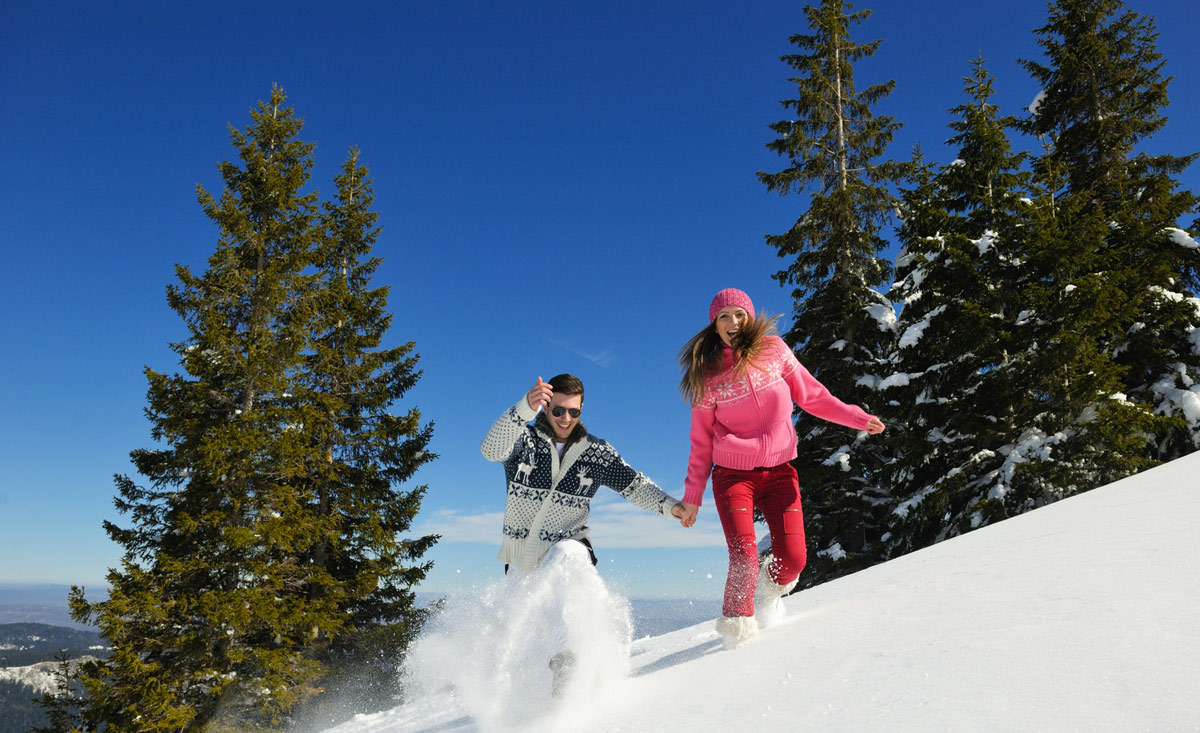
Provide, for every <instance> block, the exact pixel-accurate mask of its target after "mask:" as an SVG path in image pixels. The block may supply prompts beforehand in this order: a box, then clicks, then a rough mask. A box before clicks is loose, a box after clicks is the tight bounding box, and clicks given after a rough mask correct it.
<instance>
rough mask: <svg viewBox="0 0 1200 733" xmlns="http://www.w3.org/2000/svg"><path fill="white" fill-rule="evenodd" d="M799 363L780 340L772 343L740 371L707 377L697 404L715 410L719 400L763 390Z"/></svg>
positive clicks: (727, 401) (733, 399)
mask: <svg viewBox="0 0 1200 733" xmlns="http://www.w3.org/2000/svg"><path fill="white" fill-rule="evenodd" d="M798 365H799V362H797V361H796V357H795V355H794V354H792V352H791V350H790V349H788V348H787V347H786V346H783V345H782V344H781V343H780V344H775V345H774V348H771V349H770V350H768V351H766V352H765V353H763V355H762V356H761V357H760V358H759V360H758V363H757V364H754V365H750V366H747V367H746V369H745V370H744V371H743V372H741V373H738V372H736V371H735V370H733V369H726V370H725V371H723V372H721V373H720V374H716V375H714V376H712V377H709V378H708V381H707V383H706V384H705V387H704V400H703V401H702V402H701V403H700V404H699V405H697V407H699V408H701V409H706V410H714V409H716V407H717V405H718V404H721V405H727V404H731V403H734V402H737V401H739V400H742V399H745V398H746V397H749V396H750V393H751V392H754V391H762V390H763V389H764V388H766V387H769V386H771V385H772V384H775V383H776V382H781V381H783V380H784V379H785V378H786V377H787V376H788V375H789V374H791V373H792V372H793V371H795V369H796V367H797V366H798Z"/></svg>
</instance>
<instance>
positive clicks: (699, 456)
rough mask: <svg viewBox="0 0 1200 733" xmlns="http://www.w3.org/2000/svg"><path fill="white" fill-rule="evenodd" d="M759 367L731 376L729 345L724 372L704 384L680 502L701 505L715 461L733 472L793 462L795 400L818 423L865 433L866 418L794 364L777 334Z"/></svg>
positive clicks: (695, 411) (770, 339)
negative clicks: (836, 425) (821, 421)
mask: <svg viewBox="0 0 1200 733" xmlns="http://www.w3.org/2000/svg"><path fill="white" fill-rule="evenodd" d="M766 338H767V345H766V348H765V349H763V352H762V355H761V356H760V357H759V360H758V364H756V365H750V366H747V367H746V369H745V370H744V371H743V372H742V373H741V374H734V370H733V349H731V348H729V347H728V346H726V347H725V348H724V353H723V363H722V370H721V371H720V372H719V373H718V374H716V375H714V376H712V377H710V378H709V379H708V381H707V382H706V383H705V388H704V400H703V401H702V402H700V403H699V404H698V405H696V406H695V407H693V408H692V430H691V441H692V450H691V455H690V456H689V457H688V470H687V479H686V480H685V481H684V494H683V500H684V502H686V503H688V504H699V503H700V501H701V499H702V498H703V497H704V488H705V486H706V485H707V483H708V477H709V475H710V474H711V473H712V468H713V464H716V465H718V466H724V467H725V468H734V469H742V470H745V469H751V468H757V467H759V466H765V467H769V466H778V465H779V464H781V463H786V462H788V461H790V460H792V459H793V458H795V457H796V428H795V427H794V426H793V425H792V403H793V402H795V403H796V404H797V405H799V406H800V409H802V410H804V411H805V412H808V413H811V414H813V415H815V416H817V417H819V418H822V419H825V420H828V421H830V422H835V423H837V424H839V425H845V426H846V427H849V428H855V429H858V430H863V429H865V428H866V426H867V422H868V421H870V419H871V417H872V416H871V415H868V414H867V413H866V412H864V411H863V409H862V408H861V407H858V406H857V405H847V404H846V403H845V402H842V401H841V400H839V399H838V398H836V397H834V396H833V395H832V394H830V393H829V390H827V389H825V385H823V384H821V383H820V382H818V381H817V379H816V377H814V376H813V375H812V374H809V372H808V370H807V369H805V368H804V366H803V365H802V364H801V363H800V362H798V361H796V356H795V354H793V353H792V350H791V348H789V347H788V346H787V344H785V343H784V342H783V339H781V338H779V337H778V336H767V337H766Z"/></svg>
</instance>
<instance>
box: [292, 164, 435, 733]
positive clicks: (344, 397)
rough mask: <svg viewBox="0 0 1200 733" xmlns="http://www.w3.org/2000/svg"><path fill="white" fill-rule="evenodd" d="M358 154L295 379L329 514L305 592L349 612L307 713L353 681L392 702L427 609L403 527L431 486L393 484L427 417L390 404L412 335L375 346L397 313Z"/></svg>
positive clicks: (413, 365) (312, 483)
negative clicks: (399, 667) (396, 410)
mask: <svg viewBox="0 0 1200 733" xmlns="http://www.w3.org/2000/svg"><path fill="white" fill-rule="evenodd" d="M359 155H360V153H359V151H358V150H357V149H356V148H355V149H351V151H350V154H349V156H348V158H347V160H346V161H345V163H344V165H343V167H342V170H341V173H340V174H339V175H338V176H337V177H335V179H334V183H335V184H336V187H337V192H336V197H335V200H334V201H332V202H327V203H326V204H325V205H324V207H323V214H322V218H321V226H320V230H321V238H320V242H319V245H318V247H317V261H316V266H317V270H318V272H319V277H318V279H317V282H316V287H315V288H314V291H313V297H312V299H311V301H310V303H311V306H312V309H313V310H312V314H311V317H312V324H313V325H312V328H313V340H312V348H311V349H310V353H309V354H308V357H307V361H306V364H305V367H304V369H303V370H302V373H301V375H300V386H299V387H298V389H297V391H296V396H297V398H298V399H299V400H300V401H301V402H302V403H303V404H304V405H305V406H306V407H307V408H308V410H309V412H308V414H306V416H305V431H304V434H305V435H307V436H308V437H309V439H311V440H313V441H315V444H316V445H317V447H318V448H319V450H320V456H321V460H320V461H318V462H317V463H316V464H315V465H312V466H310V467H308V471H307V473H306V475H305V476H304V477H303V478H302V479H301V480H300V486H301V487H302V489H303V493H304V495H305V496H306V497H307V498H308V501H309V502H310V506H309V510H310V511H311V512H312V514H313V515H314V517H315V521H318V522H321V523H326V522H328V523H330V524H329V526H328V532H327V533H326V534H324V535H323V536H322V537H321V538H319V541H318V542H317V543H316V544H314V545H313V546H312V548H311V553H310V554H309V556H308V557H306V558H305V561H306V562H307V563H308V564H309V565H310V566H311V567H312V568H313V572H314V578H316V577H319V578H320V582H314V583H312V584H311V585H310V588H309V593H310V595H312V596H330V597H332V598H334V599H336V603H337V608H338V611H339V613H341V614H344V615H345V616H346V618H347V620H348V624H347V626H346V627H345V628H344V629H342V631H341V632H340V633H338V634H336V635H333V636H331V637H329V638H328V639H327V641H328V646H327V647H326V648H325V649H324V650H323V652H322V653H321V654H320V656H319V659H320V660H321V661H323V662H324V663H325V664H326V667H327V674H326V675H325V677H324V678H323V679H322V683H321V684H322V687H323V688H325V690H326V694H325V695H323V696H321V697H318V698H316V699H315V701H314V709H312V710H310V711H309V712H308V714H307V715H306V716H305V717H306V719H307V718H312V717H316V716H318V715H319V714H320V710H319V709H320V707H321V706H322V704H323V703H322V700H323V698H325V697H328V698H331V699H337V698H339V697H340V696H341V693H343V692H352V693H353V697H354V699H355V700H356V701H357V703H358V705H359V706H360V708H361V709H360V712H365V711H366V710H365V709H366V708H367V707H369V706H372V705H376V706H378V708H379V709H382V708H383V707H390V706H391V705H393V704H394V702H395V701H394V694H395V693H396V689H395V681H396V680H395V675H394V669H395V665H396V663H397V660H398V659H399V658H400V655H401V654H402V653H403V651H404V649H405V647H407V646H408V643H409V641H411V639H412V637H413V636H414V635H415V633H416V631H417V630H418V629H419V628H420V626H421V623H422V621H423V620H424V612H423V611H421V610H420V609H418V608H417V607H416V604H415V599H414V596H413V592H412V587H413V586H415V585H416V584H417V583H419V582H420V581H421V580H423V579H424V577H425V574H426V572H427V571H428V570H429V567H430V565H431V563H430V562H428V561H425V562H421V557H422V556H423V555H424V554H425V552H426V551H427V550H428V549H429V548H430V547H432V546H433V544H434V542H435V541H436V540H437V538H436V537H435V536H425V537H417V538H409V539H403V540H402V539H401V536H402V534H403V533H404V532H406V531H407V530H408V529H409V527H410V526H411V524H412V521H413V519H414V518H415V517H416V515H417V511H418V510H419V509H420V504H421V498H422V496H423V495H424V492H425V489H426V487H425V486H417V487H415V488H412V489H410V490H408V491H397V489H396V487H397V486H398V485H400V484H403V483H405V482H407V481H409V480H410V479H411V478H412V477H413V475H414V473H415V472H416V471H417V469H418V468H419V467H420V466H421V465H422V464H424V463H426V462H428V461H430V460H432V459H433V458H434V456H433V454H431V453H429V452H427V450H426V448H427V446H428V443H429V440H430V438H431V437H432V430H433V428H432V425H431V424H427V425H425V426H422V425H421V413H420V411H419V410H418V409H417V408H415V407H414V408H411V409H409V410H408V411H407V412H405V413H403V414H400V415H393V414H392V413H391V412H390V409H391V408H392V406H393V405H394V404H395V403H396V401H397V400H400V399H401V398H402V397H403V396H404V394H405V393H406V392H407V391H408V390H409V389H410V388H411V387H413V386H414V385H415V384H416V382H417V379H418V378H419V377H420V371H418V369H417V355H416V354H415V353H414V347H415V345H414V344H413V342H411V341H410V342H408V343H406V344H404V345H401V346H396V347H392V348H385V349H380V345H381V344H382V342H383V337H384V335H385V334H386V332H387V330H388V327H389V325H390V323H391V319H392V317H391V314H390V313H389V312H388V311H387V301H388V290H389V289H388V288H387V287H386V286H380V287H372V285H371V277H372V275H373V274H374V273H375V271H376V269H377V268H378V267H379V264H380V259H379V258H378V257H374V256H372V254H371V251H372V247H373V246H374V244H375V242H376V241H377V239H378V236H379V231H380V230H379V227H378V225H377V220H378V214H376V213H375V212H374V211H372V209H371V207H372V205H373V202H374V191H373V187H372V184H371V180H370V178H369V177H368V171H367V168H366V167H365V166H364V165H362V164H361V163H360V162H359ZM306 317H307V316H306ZM329 722H330V724H332V723H334V722H336V720H332V719H331V720H330V721H329Z"/></svg>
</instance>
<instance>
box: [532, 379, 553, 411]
mask: <svg viewBox="0 0 1200 733" xmlns="http://www.w3.org/2000/svg"><path fill="white" fill-rule="evenodd" d="M552 394H554V388H553V387H551V386H550V385H549V384H547V383H546V382H543V381H542V378H541V377H538V380H537V384H535V385H533V386H532V387H530V388H529V393H528V394H526V395H525V402H527V403H528V404H529V407H530V408H531V409H532V410H533V411H534V412H537V411H538V410H540V409H542V408H543V407H545V406H546V405H548V404H550V396H551V395H552Z"/></svg>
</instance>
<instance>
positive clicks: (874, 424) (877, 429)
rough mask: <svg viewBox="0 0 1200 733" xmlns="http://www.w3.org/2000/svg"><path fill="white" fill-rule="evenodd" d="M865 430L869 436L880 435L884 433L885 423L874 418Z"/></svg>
mask: <svg viewBox="0 0 1200 733" xmlns="http://www.w3.org/2000/svg"><path fill="white" fill-rule="evenodd" d="M864 429H865V430H866V431H867V433H868V434H869V435H879V434H880V433H882V432H883V421H882V420H880V419H879V418H877V417H873V418H871V421H870V422H868V423H867V427H866V428H864Z"/></svg>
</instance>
